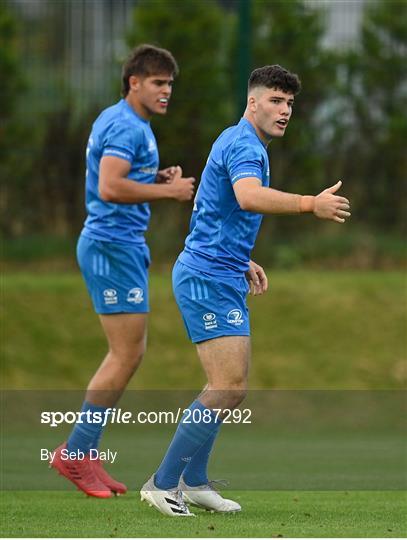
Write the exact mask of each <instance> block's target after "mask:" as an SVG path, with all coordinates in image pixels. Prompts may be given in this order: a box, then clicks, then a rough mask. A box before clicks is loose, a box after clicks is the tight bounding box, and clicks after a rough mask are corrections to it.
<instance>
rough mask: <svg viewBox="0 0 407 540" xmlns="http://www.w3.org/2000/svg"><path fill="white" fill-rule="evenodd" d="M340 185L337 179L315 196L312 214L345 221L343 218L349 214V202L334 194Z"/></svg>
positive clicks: (322, 217)
mask: <svg viewBox="0 0 407 540" xmlns="http://www.w3.org/2000/svg"><path fill="white" fill-rule="evenodd" d="M341 186H342V182H341V181H340V180H339V182H337V183H336V184H335V185H334V186H331V187H330V188H327V189H324V191H322V192H321V193H320V194H319V195H317V196H316V197H315V201H314V214H315V215H316V216H317V217H319V218H321V219H331V220H333V221H337V222H338V223H345V219H346V218H348V217H349V216H350V212H349V210H350V203H349V201H348V199H346V198H345V197H339V196H338V195H335V193H336V192H337V191H338V189H339V188H340V187H341Z"/></svg>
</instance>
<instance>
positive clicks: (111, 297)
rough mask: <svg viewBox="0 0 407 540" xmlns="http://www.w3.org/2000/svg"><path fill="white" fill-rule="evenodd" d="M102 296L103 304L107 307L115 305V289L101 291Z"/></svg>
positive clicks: (116, 300)
mask: <svg viewBox="0 0 407 540" xmlns="http://www.w3.org/2000/svg"><path fill="white" fill-rule="evenodd" d="M103 296H104V298H105V304H106V305H107V306H109V305H112V304H117V302H118V299H117V291H116V290H115V289H105V290H104V291H103Z"/></svg>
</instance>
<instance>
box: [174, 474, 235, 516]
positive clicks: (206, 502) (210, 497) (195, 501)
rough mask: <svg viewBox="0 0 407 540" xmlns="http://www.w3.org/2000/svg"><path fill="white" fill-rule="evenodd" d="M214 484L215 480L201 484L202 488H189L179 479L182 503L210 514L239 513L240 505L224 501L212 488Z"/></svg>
mask: <svg viewBox="0 0 407 540" xmlns="http://www.w3.org/2000/svg"><path fill="white" fill-rule="evenodd" d="M214 483H216V480H212V481H209V482H208V483H207V484H203V485H202V486H197V487H191V486H188V485H187V484H186V483H185V482H184V479H183V478H182V477H181V480H180V481H179V484H178V489H179V490H180V491H181V492H182V496H183V497H184V501H185V502H186V503H188V504H191V505H192V506H198V507H199V508H204V509H205V510H208V511H210V512H212V513H213V512H220V513H224V514H227V513H233V512H240V510H241V509H242V507H241V506H240V504H239V503H237V502H235V501H232V500H231V499H224V498H223V497H222V496H221V495H220V493H218V492H217V491H216V490H215V489H214V488H213V485H212V484H214ZM219 483H221V482H219Z"/></svg>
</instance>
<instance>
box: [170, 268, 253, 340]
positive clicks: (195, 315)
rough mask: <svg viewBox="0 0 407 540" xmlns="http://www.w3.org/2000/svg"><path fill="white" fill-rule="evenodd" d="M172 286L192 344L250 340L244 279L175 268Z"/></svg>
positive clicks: (246, 284) (247, 286)
mask: <svg viewBox="0 0 407 540" xmlns="http://www.w3.org/2000/svg"><path fill="white" fill-rule="evenodd" d="M172 285H173V291H174V295H175V299H176V301H177V304H178V307H179V310H180V311H181V315H182V318H183V320H184V324H185V328H186V330H187V333H188V337H189V338H190V339H191V341H192V342H193V343H199V342H200V341H207V340H208V339H213V338H217V337H222V336H250V319H249V310H248V307H247V304H246V297H247V293H248V291H249V285H248V283H247V280H246V278H245V277H231V278H222V277H219V276H211V275H209V274H207V273H204V272H200V271H198V270H194V269H192V268H189V267H188V266H185V265H184V264H183V263H181V262H180V261H177V262H176V263H175V265H174V268H173V272H172Z"/></svg>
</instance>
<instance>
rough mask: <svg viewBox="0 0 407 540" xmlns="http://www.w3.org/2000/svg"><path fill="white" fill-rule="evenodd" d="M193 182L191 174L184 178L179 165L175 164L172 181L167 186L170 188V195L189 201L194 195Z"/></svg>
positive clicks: (178, 199) (179, 199)
mask: <svg viewBox="0 0 407 540" xmlns="http://www.w3.org/2000/svg"><path fill="white" fill-rule="evenodd" d="M194 183H195V178H193V177H192V176H190V177H188V178H184V177H183V176H182V169H181V167H180V166H179V165H177V167H175V173H174V176H173V178H172V182H171V183H170V184H169V186H168V187H169V189H170V190H171V197H172V198H173V199H176V200H177V201H190V200H191V199H192V197H193V196H194Z"/></svg>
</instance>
